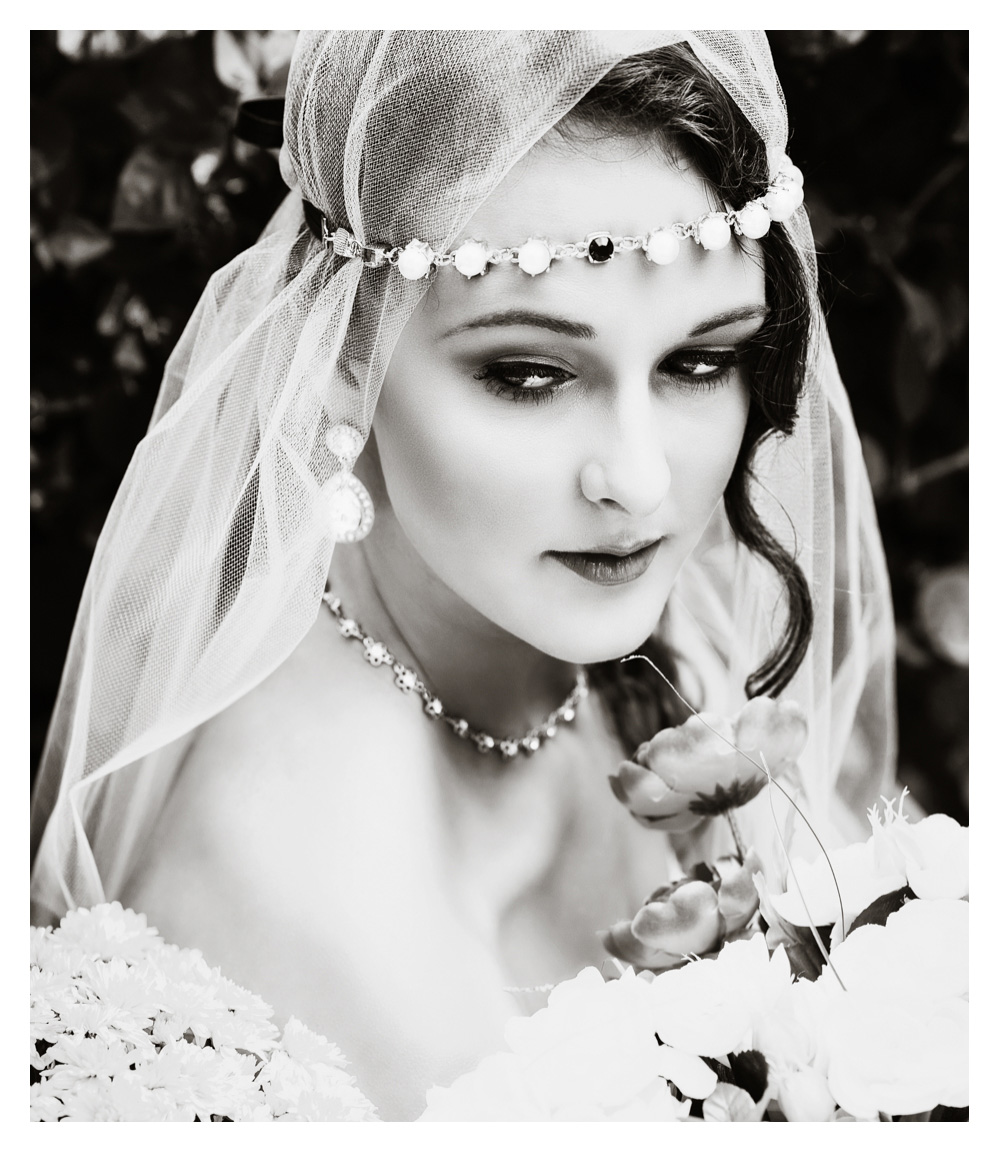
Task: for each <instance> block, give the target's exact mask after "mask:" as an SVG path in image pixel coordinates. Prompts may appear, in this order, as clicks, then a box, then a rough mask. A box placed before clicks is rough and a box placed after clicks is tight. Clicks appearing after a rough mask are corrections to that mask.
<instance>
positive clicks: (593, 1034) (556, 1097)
mask: <svg viewBox="0 0 999 1152" xmlns="http://www.w3.org/2000/svg"><path fill="white" fill-rule="evenodd" d="M651 991H652V990H651V986H650V984H649V982H648V981H647V980H645V979H642V978H640V977H638V976H636V974H635V973H634V972H633V971H632V970H631V969H626V970H625V971H624V972H623V974H622V975H621V978H620V979H618V980H612V981H609V982H606V981H604V979H603V977H602V976H601V975H600V973H599V972H598V971H597V970H596V969H595V968H586V969H584V970H583V972H581V973H580V974H579V975H578V976H576V977H575V978H574V979H572V980H567V981H565V982H564V983H562V984H559V985H558V986H557V987H556V988H555V989H554V990H553V991H552V993H551V995H550V996H549V998H548V1005H547V1007H545V1008H542V1009H541V1010H540V1011H538V1012H536V1013H535V1014H534V1015H533V1016H530V1017H522V1018H515V1019H513V1020H511V1021H509V1023H508V1024H507V1027H506V1033H505V1035H506V1041H507V1044H508V1046H509V1048H510V1051H509V1052H501V1053H498V1054H496V1055H494V1056H490V1057H487V1058H486V1059H485V1060H484V1061H482V1063H481V1064H480V1065H479V1066H478V1068H476V1070H475V1071H474V1072H470V1073H467V1074H466V1075H464V1076H461V1077H459V1078H458V1079H457V1080H456V1081H455V1083H454V1084H453V1085H452V1086H451V1087H450V1088H447V1089H445V1088H439V1087H435V1088H433V1089H431V1091H430V1092H429V1093H428V1094H427V1103H428V1107H427V1110H426V1112H425V1113H424V1114H423V1116H422V1117H421V1119H424V1120H441V1119H454V1120H462V1119H472V1118H475V1119H489V1120H612V1119H630V1118H640V1119H660V1120H675V1119H680V1118H682V1117H683V1116H685V1115H686V1113H687V1112H688V1111H689V1104H681V1103H680V1102H679V1101H678V1100H677V1099H675V1097H674V1096H673V1095H672V1094H671V1093H670V1092H669V1089H668V1085H667V1083H666V1077H667V1075H675V1076H676V1078H677V1079H678V1080H681V1081H686V1080H687V1079H690V1080H693V1081H695V1082H696V1084H697V1086H699V1087H703V1086H705V1084H706V1083H707V1082H708V1081H710V1084H708V1087H707V1090H708V1091H710V1089H711V1087H713V1086H714V1082H715V1077H714V1074H713V1073H711V1072H710V1070H709V1069H707V1068H706V1066H704V1065H703V1062H702V1061H699V1060H693V1061H692V1060H691V1058H690V1055H689V1054H685V1053H675V1052H673V1051H672V1050H670V1049H668V1048H665V1047H662V1046H661V1045H660V1044H659V1041H658V1040H656V1037H655V1025H654V1019H653V1011H652V1009H653V1001H652V996H651ZM698 1072H699V1074H700V1075H699V1076H698Z"/></svg>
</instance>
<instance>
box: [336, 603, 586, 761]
mask: <svg viewBox="0 0 999 1152" xmlns="http://www.w3.org/2000/svg"><path fill="white" fill-rule="evenodd" d="M323 603H324V604H325V605H326V607H327V608H329V610H330V612H331V613H332V614H333V619H334V620H335V621H336V626H337V629H338V630H339V632H340V635H341V636H343V637H344V638H345V639H347V640H358V641H360V643H361V645H362V646H363V648H364V659H365V660H367V662H368V663H369V664H370V665H371V666H372V667H373V668H378V667H380V666H381V665H382V664H385V665H387V666H388V667H390V668H391V669H392V671H393V672H394V673H395V686H396V687H397V688H398V689H399V690H400V691H401V692H403V693H405V694H406V695H409V693H411V692H416V693H417V695H418V696H420V697H421V698H422V700H423V711H424V712H425V713H426V715H427V716H429V717H430V719H431V720H443V721H444V723H445V724H447V726H448V727H449V728H450V729H451V731H452V732H453V733H454V734H455V736H457V737H458V738H459V739H461V740H469V741H471V742H472V744H474V745H475V747H476V748H477V749H478V750H479V751H480V752H482V753H483V754H485V753H487V752H496V753H497V754H498V755H500V756H502V757H503V759H504V760H512V759H513V758H514V757H515V756H519V755H521V754H524V755H530V754H531V753H533V752H537V750H538V749H539V748H540V747H541V745H542V744H544V743H545V741H546V740H551V739H552V737H553V736H555V735H556V733H557V732H558V730H559V728H560V727H561V726H562V725H563V724H571V723H572V721H573V720H574V719H575V717H576V708H577V707H578V705H579V702H580V700H582V699H583V698H584V697H585V696H586V694H587V692H588V691H589V686H588V682H587V678H586V673H585V672H584V671H583V670H582V669H580V670H579V671H578V672H577V673H576V684H575V686H574V687H573V689H572V691H571V692H570V693H569V695H568V696H567V697H566V698H565V700H564V701H563V702H562V703H561V704H560V705H559V706H558V708H556V709H555V711H554V712H551V713H549V715H548V716H547V718H546V719H544V720H542V722H541V723H540V724H538V725H536V726H535V727H534V728H532V729H531V730H530V731H529V732H528V733H527V734H526V735H524V736H521V737H520V739H517V740H514V739H510V738H506V739H500V738H498V737H496V736H490V735H489V733H488V732H481V731H479V730H477V729H475V728H472V726H471V725H470V724H469V723H468V721H467V720H464V719H462V718H461V717H460V716H452V715H451V713H449V712H448V711H447V710H446V709H445V707H444V705H443V704H442V703H441V701H440V700H439V699H438V697H436V696H434V694H433V693H432V692H431V691H430V690H429V689H428V688H427V686H426V685H425V684H424V683H423V681H422V680H421V679H420V677H419V676H418V675H417V674H416V672H414V671H413V669H412V668H408V667H407V666H406V665H405V664H403V663H402V661H401V660H397V659H396V658H395V657H394V656H393V655H392V653H391V652H390V651H389V650H388V648H387V647H386V645H384V644H383V643H382V642H381V641H380V640H375V639H373V638H372V637H371V636H369V635H368V634H367V633H366V632H365V631H364V629H363V628H362V627H361V626H360V624H358V622H357V621H356V620H352V619H351V618H350V617H349V616H346V615H345V614H344V612H343V609H342V607H341V605H340V598H339V597H338V596H334V595H333V593H332V592H327V593H326V594H325V595H324V596H323Z"/></svg>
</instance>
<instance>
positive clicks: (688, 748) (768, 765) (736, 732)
mask: <svg viewBox="0 0 999 1152" xmlns="http://www.w3.org/2000/svg"><path fill="white" fill-rule="evenodd" d="M807 737H808V724H807V722H806V720H805V715H804V712H803V711H802V709H801V708H800V707H799V706H798V705H797V704H795V703H793V702H792V701H777V700H772V699H770V698H769V697H766V696H758V697H756V698H754V699H753V700H750V701H748V703H746V704H745V705H744V706H743V708H742V709H741V711H740V712H739V713H738V714H737V715H736V717H735V718H734V720H728V719H725V718H723V717H720V716H715V715H713V714H712V713H709V712H703V713H699V714H697V715H696V716H691V717H690V718H689V719H688V720H687V721H685V723H683V724H681V725H680V726H679V727H677V728H665V729H663V731H661V732H658V733H657V734H656V735H655V736H654V737H653V738H652V739H651V740H649V741H647V742H646V743H644V744H642V745H641V746H640V747H639V748H638V751H637V752H636V753H635V757H634V759H633V760H626V761H624V762H623V763H622V764H621V765H620V767H619V768H618V770H617V773H616V774H615V775H613V776H611V777H610V783H611V788H612V789H613V791H614V795H615V796H616V797H617V798H618V800H620V801H621V803H622V804H624V805H625V806H626V807H627V808H628V810H629V811H630V812H631V814H632V815H633V816H634V817H635V819H636V820H638V821H639V823H641V824H645V825H646V826H648V827H653V828H663V829H666V830H668V831H671V832H684V831H687V830H689V829H691V828H694V827H696V825H697V824H699V823H700V822H701V821H702V820H703V819H704V818H705V817H707V816H717V815H720V814H721V813H723V812H727V811H729V810H731V809H733V808H739V807H741V806H742V805H743V804H746V803H748V802H749V801H750V800H752V799H753V797H754V796H756V795H757V794H758V793H759V792H760V790H761V789H762V788H763V787H764V785H765V784H766V782H767V774H768V772H769V774H770V775H771V776H772V777H773V778H774V779H776V778H777V777H779V776H781V775H782V774H783V773H784V772H786V771H787V770H788V768H790V766H791V765H792V764H793V763H794V762H795V761H796V760H797V758H798V756H799V755H800V754H801V751H802V749H803V748H804V746H805V741H806V739H807Z"/></svg>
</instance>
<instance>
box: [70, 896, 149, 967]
mask: <svg viewBox="0 0 999 1152" xmlns="http://www.w3.org/2000/svg"><path fill="white" fill-rule="evenodd" d="M59 941H60V944H61V945H62V946H63V947H64V948H79V949H80V951H81V952H82V953H84V955H87V956H96V957H98V958H99V959H101V960H110V959H111V957H112V956H120V957H122V958H123V959H128V960H131V959H137V958H139V957H140V956H143V955H145V954H146V953H148V952H150V951H151V950H153V949H155V948H156V947H157V946H158V945H159V944H160V943H161V941H160V939H159V935H158V933H157V931H156V929H155V928H150V927H149V925H148V924H147V922H146V917H145V916H144V915H143V914H142V913H141V912H133V911H132V910H131V909H126V908H122V906H121V904H119V903H118V901H117V900H115V901H114V902H113V903H111V904H98V905H96V906H95V907H93V908H76V909H74V910H73V911H71V912H67V913H66V915H65V916H64V917H63V918H62V920H61V921H60V924H59Z"/></svg>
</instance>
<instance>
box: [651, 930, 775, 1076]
mask: <svg viewBox="0 0 999 1152" xmlns="http://www.w3.org/2000/svg"><path fill="white" fill-rule="evenodd" d="M790 988H791V969H790V965H789V964H788V960H787V956H786V955H785V953H784V950H783V948H778V949H777V951H776V952H774V954H773V956H770V954H769V953H768V951H767V945H766V941H765V940H764V938H763V936H762V935H759V934H757V935H755V936H751V937H750V938H749V939H748V940H734V941H730V942H729V943H727V944H726V945H725V946H724V947H723V948H722V950H721V952H719V953H718V958H717V959H715V960H695V961H693V962H692V963H690V964H687V965H686V966H685V967H683V968H674V969H672V970H670V971H669V972H663V973H661V974H660V975H659V976H656V977H655V979H654V980H653V981H652V991H653V1002H654V1012H653V1020H654V1022H655V1030H656V1033H657V1034H658V1035H659V1037H660V1039H661V1040H663V1042H664V1043H666V1044H672V1045H673V1046H674V1047H675V1048H679V1049H680V1050H682V1051H684V1052H689V1053H692V1054H695V1055H698V1056H712V1057H715V1058H721V1057H724V1056H726V1055H727V1054H728V1053H729V1052H740V1051H743V1050H745V1049H747V1048H752V1047H753V1043H754V1026H756V1025H757V1024H759V1023H762V1022H765V1021H767V1020H768V1019H769V1018H770V1017H771V1016H772V1015H773V1014H774V1013H775V1012H776V1011H777V1009H778V1006H779V1005H780V1004H781V1002H782V1001H783V1000H784V999H785V998H786V997H787V995H788V993H789V989H790Z"/></svg>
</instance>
